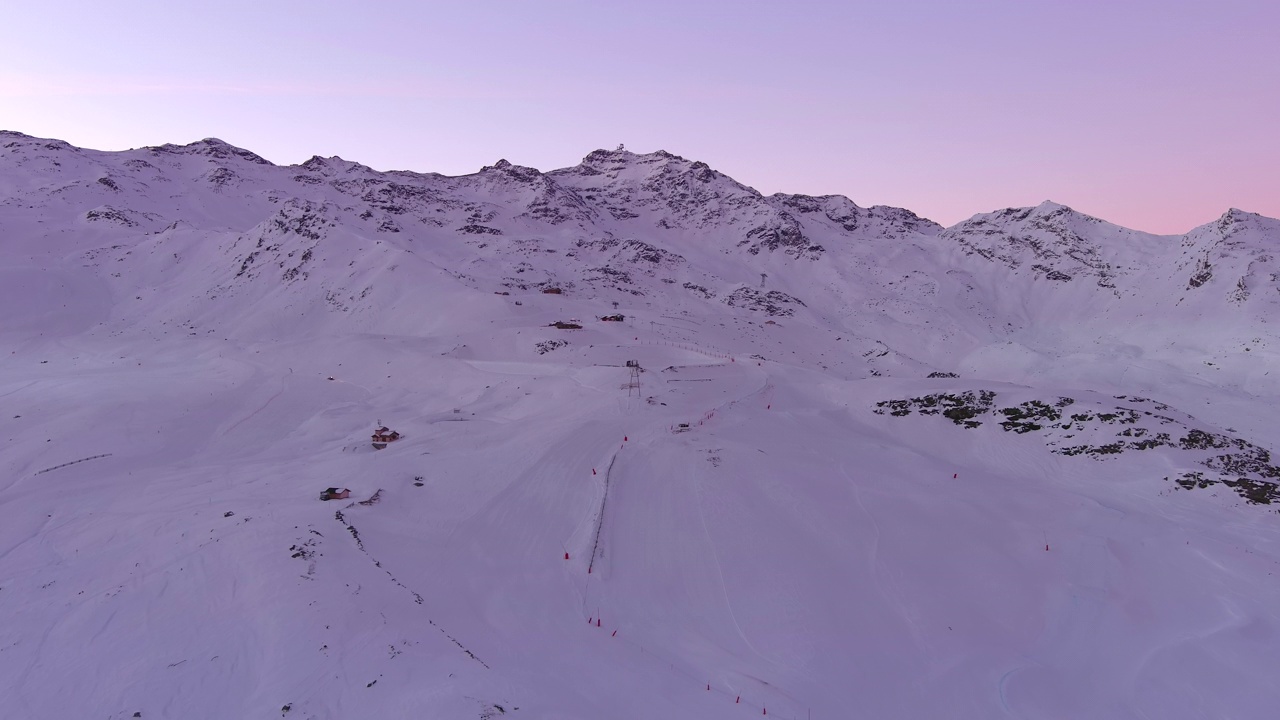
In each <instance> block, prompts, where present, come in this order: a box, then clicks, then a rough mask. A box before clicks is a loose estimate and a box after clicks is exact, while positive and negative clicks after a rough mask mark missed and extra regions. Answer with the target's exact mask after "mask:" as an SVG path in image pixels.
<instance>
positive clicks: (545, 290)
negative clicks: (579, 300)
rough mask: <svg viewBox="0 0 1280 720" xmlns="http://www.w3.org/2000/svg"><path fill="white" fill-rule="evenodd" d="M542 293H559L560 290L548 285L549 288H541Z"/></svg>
mask: <svg viewBox="0 0 1280 720" xmlns="http://www.w3.org/2000/svg"><path fill="white" fill-rule="evenodd" d="M542 294H543V295H560V294H562V292H561V290H560V288H558V287H549V288H542Z"/></svg>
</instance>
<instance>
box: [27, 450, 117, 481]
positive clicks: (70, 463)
mask: <svg viewBox="0 0 1280 720" xmlns="http://www.w3.org/2000/svg"><path fill="white" fill-rule="evenodd" d="M104 457H111V453H102V454H101V455H90V456H89V457H87V458H80V459H79V460H72V461H71V462H64V463H62V464H61V465H54V466H53V467H47V468H45V469H43V470H41V471H39V472H35V473H32V474H31V476H32V477H35V476H36V475H41V474H43V473H47V472H49V471H50V470H58V469H59V468H64V467H66V466H68V465H75V464H76V463H82V462H84V461H86V460H97V459H98V458H104Z"/></svg>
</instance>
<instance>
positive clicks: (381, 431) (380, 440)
mask: <svg viewBox="0 0 1280 720" xmlns="http://www.w3.org/2000/svg"><path fill="white" fill-rule="evenodd" d="M399 439H400V433H398V432H396V431H395V430H392V429H391V428H389V427H386V426H385V425H384V426H383V427H380V428H378V429H377V430H375V431H373V447H374V449H375V450H381V449H383V448H385V447H386V446H387V443H393V442H395V441H397V440H399Z"/></svg>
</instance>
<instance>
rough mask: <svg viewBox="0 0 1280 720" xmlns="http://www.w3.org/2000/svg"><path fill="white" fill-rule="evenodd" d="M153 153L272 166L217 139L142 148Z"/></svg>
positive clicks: (257, 156) (250, 152)
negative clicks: (234, 159)
mask: <svg viewBox="0 0 1280 720" xmlns="http://www.w3.org/2000/svg"><path fill="white" fill-rule="evenodd" d="M144 149H146V150H150V151H151V152H153V153H168V154H174V155H207V156H209V157H212V158H215V159H218V160H230V159H232V158H237V159H240V160H247V161H249V162H251V163H253V164H255V165H272V166H274V163H272V162H271V161H270V160H267V159H266V158H264V157H262V156H261V155H258V154H257V153H255V152H252V151H249V150H245V149H244V148H240V147H236V146H235V145H232V144H231V143H229V142H227V141H225V140H220V139H218V138H212V137H210V138H204V139H203V140H197V141H195V142H193V143H187V144H186V145H175V144H173V143H165V144H164V145H160V146H158V147H147V148H144Z"/></svg>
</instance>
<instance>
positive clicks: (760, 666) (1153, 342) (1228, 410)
mask: <svg viewBox="0 0 1280 720" xmlns="http://www.w3.org/2000/svg"><path fill="white" fill-rule="evenodd" d="M1278 253H1280V221H1276V220H1273V219H1269V218H1265V217H1261V216H1258V215H1254V214H1250V213H1246V212H1242V211H1239V210H1231V211H1228V212H1227V213H1225V214H1224V215H1223V216H1222V218H1221V219H1219V220H1218V221H1216V222H1214V223H1211V224H1209V225H1205V226H1203V227H1200V228H1196V229H1194V230H1191V231H1190V232H1188V233H1187V234H1185V235H1182V236H1153V235H1148V234H1145V233H1140V232H1136V231H1131V230H1127V229H1124V228H1120V227H1117V226H1114V225H1111V224H1109V223H1106V222H1104V221H1101V220H1098V219H1096V218H1091V217H1088V216H1085V215H1082V214H1080V213H1076V212H1074V211H1073V210H1071V209H1070V208H1067V207H1064V206H1061V205H1057V204H1054V203H1045V204H1043V205H1040V206H1038V207H1036V208H1021V209H1010V210H1004V211H999V212H994V213H989V214H985V215H979V216H976V217H974V218H973V219H971V220H968V221H966V222H963V223H960V224H959V225H956V226H954V227H951V228H946V229H944V228H941V227H939V226H938V225H936V224H934V223H931V222H930V221H928V220H925V219H923V218H919V217H917V216H916V215H914V214H912V213H910V212H909V211H906V210H900V209H896V208H885V207H873V208H861V207H858V206H857V205H855V204H854V203H852V202H851V201H849V200H848V199H846V198H842V197H818V198H813V197H806V196H797V195H774V196H769V197H765V196H761V195H760V194H759V193H757V192H756V191H755V190H753V189H751V188H749V187H746V186H743V185H741V184H739V183H737V182H735V181H734V180H732V179H731V178H728V177H726V176H724V175H722V174H720V173H717V172H715V171H714V170H712V169H710V168H708V167H707V166H706V165H705V164H702V163H696V162H691V161H688V160H685V159H683V158H680V157H678V156H675V155H671V154H669V153H665V152H657V153H651V154H635V153H630V152H627V151H625V150H621V149H620V150H617V151H604V150H600V151H596V152H593V153H591V154H590V155H588V156H587V157H586V158H585V159H584V160H583V162H582V164H580V165H578V166H576V167H573V168H566V169H562V170H555V171H551V172H546V173H544V172H540V171H538V170H535V169H532V168H524V167H520V166H516V165H512V164H510V163H507V162H505V161H501V162H498V163H496V164H495V165H493V166H490V167H486V168H484V169H482V170H481V171H480V172H478V173H476V174H474V175H468V176H464V177H445V176H441V175H431V174H416V173H408V172H389V173H384V172H376V171H374V170H372V169H370V168H367V167H364V166H362V165H359V164H356V163H352V162H348V161H345V160H342V159H340V158H318V157H317V158H313V159H312V160H310V161H308V162H306V163H304V164H302V165H298V166H290V167H281V166H275V165H272V164H270V163H268V162H266V161H264V160H262V159H261V158H259V157H258V156H256V155H254V154H253V153H251V152H248V151H245V150H241V149H238V148H234V147H232V146H230V145H227V144H226V143H223V142H221V141H217V140H205V141H201V142H197V143H192V144H190V145H184V146H175V145H165V146H160V147H155V148H142V149H138V150H131V151H126V152H99V151H93V150H87V149H81V148H76V147H73V146H70V145H68V144H66V143H63V142H60V141H55V140H45V139H39V138H33V137H29V136H26V135H22V134H19V133H9V132H5V133H0V310H3V317H4V321H3V322H0V349H2V352H0V423H3V425H2V426H0V427H2V428H3V433H0V443H3V444H2V445H0V518H2V519H0V618H3V620H4V621H3V623H0V689H2V690H3V693H0V695H2V697H3V699H2V700H0V717H3V718H15V719H28V718H29V719H42V718H51V719H52V718H57V719H61V718H111V719H113V720H114V719H116V718H132V717H135V716H137V715H135V713H140V716H141V717H142V718H184V719H186V718H276V717H285V718H290V719H292V718H315V719H320V718H410V717H414V718H419V717H421V718H485V719H489V720H491V719H492V718H497V717H504V718H505V717H511V718H526V719H528V720H541V719H548V720H549V719H552V718H555V719H573V720H588V719H596V718H613V719H627V718H636V719H639V718H740V717H748V716H756V715H764V714H765V713H767V715H768V716H771V717H778V718H806V719H807V718H855V717H856V718H974V719H977V718H1090V719H1093V720H1103V719H1109V718H1117V719H1119V718H1135V719H1136V718H1144V719H1151V718H1269V717H1274V712H1275V710H1274V709H1275V707H1277V705H1278V704H1280V685H1277V684H1276V683H1275V682H1274V681H1273V679H1274V677H1275V676H1276V674H1277V672H1280V643H1277V642H1276V638H1277V637H1278V636H1280V610H1278V608H1280V579H1278V577H1277V573H1280V517H1277V515H1276V513H1275V511H1274V509H1273V508H1274V507H1276V506H1275V505H1271V504H1268V503H1258V502H1250V501H1249V497H1247V495H1248V494H1249V493H1248V492H1246V490H1249V489H1250V488H1252V492H1253V494H1254V498H1255V500H1256V499H1257V498H1258V497H1263V498H1264V499H1265V498H1266V497H1269V496H1268V492H1267V491H1268V488H1271V487H1273V485H1272V484H1271V483H1274V482H1275V481H1276V480H1280V470H1278V469H1277V468H1276V467H1275V466H1274V465H1272V464H1271V458H1270V454H1269V452H1268V450H1270V449H1271V448H1273V447H1275V444H1276V439H1277V438H1276V432H1275V428H1276V427H1280V411H1278V410H1277V402H1276V401H1277V396H1278V395H1280V364H1277V347H1278V346H1277V341H1280V337H1278V334H1277V327H1276V319H1277V318H1280V312H1278V310H1280V262H1278V260H1277V258H1278ZM549 288H558V289H560V290H561V291H562V292H561V293H560V294H547V293H544V292H543V290H545V289H549ZM613 313H622V314H624V315H625V318H626V319H625V321H623V322H604V321H601V320H600V319H599V318H600V317H601V316H604V315H610V314H613ZM557 321H565V322H570V321H573V322H575V324H579V325H582V326H583V327H582V329H578V330H561V329H557V328H555V327H551V326H550V325H551V324H552V323H555V322H557ZM632 360H634V361H637V362H638V363H639V365H640V366H641V367H642V368H643V372H641V373H640V388H639V392H638V396H637V393H636V392H635V391H634V390H633V389H629V388H628V387H627V385H628V383H629V371H628V369H627V367H626V363H627V361H632ZM930 373H934V374H936V375H944V376H935V377H932V378H930V377H927V376H928V375H929V374H930ZM949 375H954V377H949ZM984 393H985V394H986V395H984ZM940 394H941V395H945V396H946V398H951V400H948V399H946V398H944V397H940ZM966 394H968V395H966ZM965 397H968V398H969V399H970V400H971V401H972V402H970V403H969V405H970V407H971V412H972V414H971V415H965V414H964V413H963V412H961V413H956V412H955V411H954V410H953V411H952V415H954V416H955V417H954V420H955V421H954V422H953V419H952V418H949V417H946V416H944V415H942V414H940V413H937V412H935V411H936V410H937V409H938V403H941V404H942V405H948V404H951V405H954V404H956V403H960V402H963V400H964V398H965ZM983 397H986V398H988V402H987V405H986V406H984V407H978V406H981V405H982V402H983V401H982V398H983ZM929 398H932V399H929ZM957 398H958V400H957ZM913 399H914V400H913ZM892 401H898V402H897V403H896V404H895V403H893V402H892ZM1036 403H1040V404H1039V405H1037V404H1036ZM1019 408H1021V410H1020V409H1019ZM1037 408H1043V409H1040V410H1038V409H1037ZM1028 412H1031V413H1033V414H1034V413H1036V412H1038V413H1040V414H1039V416H1037V417H1038V419H1037V417H1032V419H1031V421H1026V422H1024V423H1023V424H1021V425H1020V424H1018V423H1019V422H1022V421H1025V420H1026V417H1027V415H1026V413H1028ZM895 413H896V414H895ZM1019 413H1022V415H1019ZM966 421H968V422H970V423H971V424H973V426H972V427H966V426H965V424H964V423H965V422H966ZM1032 421H1034V422H1032ZM1002 423H1004V425H1002ZM380 424H385V425H387V426H388V427H390V428H392V429H394V430H397V431H399V432H400V433H402V435H403V438H402V439H400V440H398V441H396V442H394V443H392V444H390V446H389V447H387V448H386V449H384V450H374V449H373V448H372V447H371V444H370V442H369V440H370V434H371V433H372V431H373V430H374V429H376V428H377V427H378V426H379V425H380ZM682 424H687V425H688V427H687V428H686V427H682ZM1032 425H1034V427H1032ZM1006 426H1008V427H1006ZM1162 433H1163V437H1164V438H1165V440H1163V441H1160V440H1159V438H1161V434H1162ZM1153 440H1154V441H1155V442H1152V443H1151V445H1150V446H1149V447H1147V448H1146V449H1143V447H1142V443H1143V442H1147V441H1153ZM1201 441H1203V442H1201ZM1241 458H1245V460H1241ZM1246 461H1247V462H1246ZM1193 473H1194V475H1193ZM1241 478H1244V482H1241V480H1240V479H1241ZM1179 480H1183V482H1179ZM1187 486H1190V487H1187ZM328 487H339V488H343V487H346V488H350V489H351V491H352V494H351V498H350V499H348V500H334V501H328V502H322V501H320V500H319V499H318V498H319V494H320V492H321V491H323V490H324V489H326V488H328ZM566 554H567V555H568V559H565V556H566Z"/></svg>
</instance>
